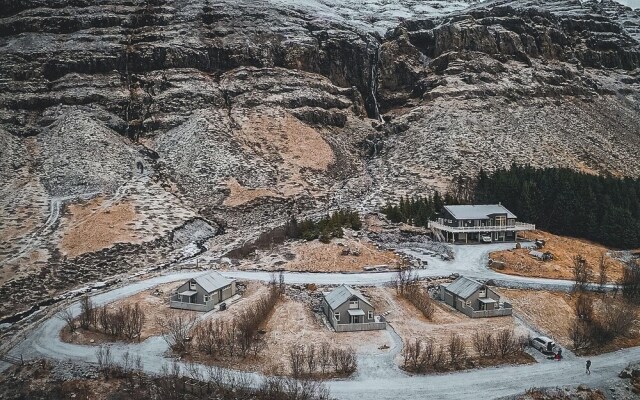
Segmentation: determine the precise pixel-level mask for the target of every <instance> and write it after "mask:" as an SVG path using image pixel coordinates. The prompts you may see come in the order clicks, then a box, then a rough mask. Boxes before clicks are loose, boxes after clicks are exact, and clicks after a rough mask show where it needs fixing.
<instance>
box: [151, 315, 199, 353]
mask: <svg viewBox="0 0 640 400" xmlns="http://www.w3.org/2000/svg"><path fill="white" fill-rule="evenodd" d="M196 320H197V319H196V316H195V314H193V313H185V312H174V313H173V314H172V315H171V316H169V317H168V318H158V320H157V323H158V325H159V326H160V327H161V328H162V336H163V337H164V340H166V341H167V343H168V344H169V347H171V349H172V350H173V351H176V352H178V353H182V352H184V351H186V350H187V347H188V341H187V340H188V338H190V336H191V331H192V329H193V327H194V326H195V323H196Z"/></svg>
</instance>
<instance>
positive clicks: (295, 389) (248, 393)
mask: <svg viewBox="0 0 640 400" xmlns="http://www.w3.org/2000/svg"><path fill="white" fill-rule="evenodd" d="M96 356H97V357H98V360H99V363H98V364H99V365H98V366H97V367H95V366H88V365H84V364H80V365H74V364H72V363H70V362H66V363H63V364H61V365H53V364H51V363H50V362H48V361H46V360H35V361H32V362H30V363H28V364H26V365H24V366H20V367H12V368H11V369H10V370H9V371H7V373H4V374H2V376H0V398H1V399H3V400H23V399H34V400H36V399H51V400H54V399H76V400H124V399H153V400H177V399H180V400H203V399H207V400H219V399H226V400H246V399H253V400H328V399H329V394H328V391H327V389H326V388H325V387H324V386H323V385H322V384H320V383H318V382H315V381H310V380H304V381H298V380H294V379H289V378H281V377H273V378H269V379H266V380H265V381H264V382H262V383H259V384H257V383H255V382H252V380H251V379H249V378H247V377H237V376H235V375H232V374H229V373H227V372H225V371H222V370H220V369H217V368H214V367H212V368H209V369H208V370H207V371H206V373H203V372H202V371H200V370H199V369H197V368H192V365H187V366H186V367H185V368H181V367H180V366H179V364H177V363H175V362H174V363H173V364H172V365H168V364H165V365H163V366H162V368H161V374H159V375H153V376H149V375H147V374H145V373H144V372H143V371H142V367H143V363H142V361H141V358H140V357H133V356H130V355H129V354H128V353H125V355H124V356H123V357H122V359H118V360H116V359H114V357H113V356H112V354H111V352H110V351H109V350H108V347H107V348H102V347H101V348H99V349H98V351H97V352H96ZM61 369H65V370H66V371H64V375H65V376H64V377H61V376H60V370H61ZM69 373H70V374H71V376H68V375H69Z"/></svg>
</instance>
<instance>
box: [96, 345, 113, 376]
mask: <svg viewBox="0 0 640 400" xmlns="http://www.w3.org/2000/svg"><path fill="white" fill-rule="evenodd" d="M96 358H97V359H98V369H99V370H100V371H102V373H103V374H104V377H105V378H109V374H110V373H111V370H112V368H113V356H112V355H111V348H110V347H109V346H100V347H98V350H96Z"/></svg>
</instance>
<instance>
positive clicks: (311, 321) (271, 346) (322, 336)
mask: <svg viewBox="0 0 640 400" xmlns="http://www.w3.org/2000/svg"><path fill="white" fill-rule="evenodd" d="M247 303H248V302H245V303H244V304H243V303H241V302H239V303H237V304H234V305H233V306H232V307H231V308H229V311H225V312H220V313H214V315H213V317H212V320H213V318H217V319H218V320H219V321H220V322H223V323H225V324H230V323H232V321H233V319H234V318H235V317H234V315H235V316H237V315H240V314H241V313H243V312H244V311H243V309H245V308H246V307H248V305H249V304H247ZM259 332H260V333H259V334H258V340H259V341H260V345H259V348H258V351H257V352H255V353H254V352H247V354H245V356H244V357H227V356H220V355H219V354H210V355H208V354H206V352H203V351H191V352H190V353H189V354H188V355H187V359H188V360H191V361H196V362H199V363H205V364H210V365H218V366H225V367H233V368H237V369H240V370H244V371H257V372H261V373H263V374H266V375H268V376H272V375H292V374H293V373H294V372H295V371H293V369H292V363H291V360H292V353H297V352H298V351H299V346H300V344H306V345H309V344H312V343H313V344H316V345H317V346H318V347H317V348H316V352H319V351H320V347H321V346H322V344H323V343H329V344H330V347H331V348H332V349H342V350H348V349H349V348H350V347H351V348H354V349H357V350H358V351H379V350H378V348H379V347H382V346H383V345H389V340H388V336H387V335H386V333H385V332H383V331H370V332H344V333H336V332H333V331H332V330H331V329H330V328H328V327H327V326H325V325H324V324H323V323H322V322H321V320H320V319H319V318H318V317H317V316H316V315H315V314H314V313H313V312H312V311H311V309H310V306H309V304H307V303H305V302H302V301H298V300H295V299H293V298H290V297H288V296H284V297H282V298H281V300H280V302H279V303H278V304H277V305H276V307H275V308H274V310H273V311H272V312H271V313H270V315H269V316H268V318H267V319H266V320H265V321H264V322H263V323H262V324H261V325H260V329H259ZM195 345H196V346H195V347H194V349H196V350H197V343H196V344H195ZM305 371H306V370H303V371H302V372H305ZM316 372H317V373H316V374H314V376H315V377H320V375H323V377H329V376H342V375H345V374H348V372H347V371H336V370H335V368H333V367H330V368H328V369H327V371H325V372H326V373H325V374H321V372H322V371H321V370H320V365H319V364H318V365H317V370H316ZM349 372H350V371H349Z"/></svg>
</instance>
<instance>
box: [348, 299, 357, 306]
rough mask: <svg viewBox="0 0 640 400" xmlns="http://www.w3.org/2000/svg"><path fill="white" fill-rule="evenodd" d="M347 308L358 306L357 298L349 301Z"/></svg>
mask: <svg viewBox="0 0 640 400" xmlns="http://www.w3.org/2000/svg"><path fill="white" fill-rule="evenodd" d="M349 308H358V300H351V301H350V302H349Z"/></svg>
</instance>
